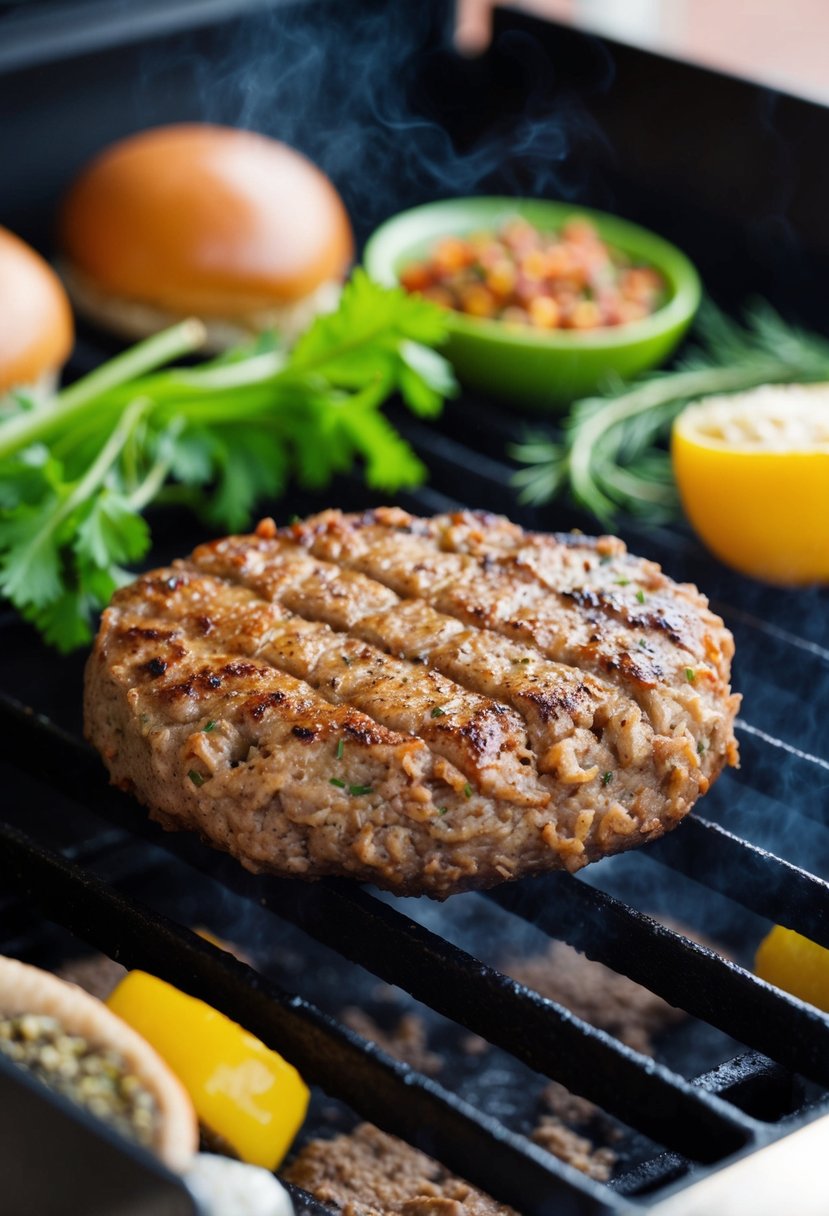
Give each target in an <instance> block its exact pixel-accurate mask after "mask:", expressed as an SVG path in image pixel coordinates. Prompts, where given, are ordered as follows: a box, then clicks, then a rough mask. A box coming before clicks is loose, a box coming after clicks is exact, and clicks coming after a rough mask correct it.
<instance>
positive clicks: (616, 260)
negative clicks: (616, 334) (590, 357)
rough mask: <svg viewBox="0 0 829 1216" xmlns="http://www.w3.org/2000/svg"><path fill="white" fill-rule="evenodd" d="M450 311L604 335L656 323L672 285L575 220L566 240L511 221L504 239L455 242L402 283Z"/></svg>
mask: <svg viewBox="0 0 829 1216" xmlns="http://www.w3.org/2000/svg"><path fill="white" fill-rule="evenodd" d="M400 282H401V283H402V285H403V286H404V287H405V288H406V290H407V291H413V292H415V291H416V292H419V293H420V294H421V295H423V296H425V297H426V298H427V299H429V300H433V301H434V302H435V303H436V304H440V305H442V307H444V308H451V309H454V310H455V311H456V312H462V313H465V314H466V315H467V316H472V317H483V318H487V319H490V320H495V321H504V322H506V323H508V324H514V325H526V326H531V327H533V328H535V329H576V330H587V329H597V328H599V327H602V326H611V325H626V324H627V323H628V322H630V321H639V320H641V319H642V318H643V317H647V316H650V314H651V313H653V312H655V311H656V309H657V308H660V307H661V305H662V304H663V303H664V300H665V294H666V283H665V280H664V278H663V276H662V275H661V274H660V273H659V271H658V270H655V269H654V268H653V267H652V266H645V265H640V264H638V263H635V262H633V261H631V259H630V258H629V257H628V256H627V255H626V254H624V253H623V252H621V251H620V250H618V249H613V248H611V247H610V246H609V245H606V244H605V242H604V241H603V240H602V239H601V237H600V236H599V234H598V232H597V231H596V229H595V228H594V227H593V225H592V224H591V223H590V222H589V220H586V219H583V218H581V217H579V216H573V218H572V219H570V220H568V221H567V223H565V224H564V225H563V226H562V228H561V230H560V231H559V232H555V233H552V232H540V231H539V230H538V229H537V228H535V227H533V225H532V224H530V223H529V222H528V221H527V220H523V219H511V220H509V221H508V222H506V223H505V224H504V225H503V226H502V227H501V228H500V229H499V230H498V231H497V232H478V233H473V234H471V235H470V236H463V237H462V236H447V237H444V238H442V239H441V240H440V241H438V243H437V244H436V245H435V247H434V249H433V250H432V251H431V253H430V255H429V256H428V257H427V258H425V259H424V260H422V261H419V262H412V263H410V264H409V265H408V266H406V267H405V268H404V269H403V271H402V272H401V275H400Z"/></svg>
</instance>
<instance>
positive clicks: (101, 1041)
mask: <svg viewBox="0 0 829 1216" xmlns="http://www.w3.org/2000/svg"><path fill="white" fill-rule="evenodd" d="M23 1014H36V1015H41V1016H43V1017H50V1018H54V1019H55V1021H56V1022H58V1024H59V1025H60V1027H61V1030H63V1031H64V1032H65V1033H67V1034H70V1035H78V1036H79V1037H80V1038H82V1039H85V1040H86V1042H88V1043H89V1044H90V1045H91V1046H93V1047H99V1048H102V1049H104V1048H105V1049H109V1050H111V1051H114V1052H116V1053H117V1054H118V1055H119V1056H120V1057H121V1059H122V1060H123V1061H124V1063H125V1064H126V1065H127V1067H128V1068H129V1070H130V1072H131V1073H132V1074H133V1075H134V1076H135V1077H137V1079H138V1080H139V1081H140V1082H141V1084H142V1085H143V1086H144V1088H145V1089H147V1090H149V1092H150V1093H151V1094H152V1095H153V1097H154V1098H155V1102H156V1107H157V1110H158V1124H157V1127H156V1129H155V1133H154V1142H153V1148H154V1150H155V1152H156V1154H157V1155H158V1156H159V1157H160V1158H161V1160H162V1161H164V1162H165V1164H166V1165H167V1166H169V1168H170V1169H173V1170H176V1171H178V1172H181V1171H183V1170H186V1169H187V1168H188V1167H189V1166H190V1164H191V1163H192V1160H193V1157H194V1154H195V1152H196V1149H197V1148H198V1142H199V1132H198V1124H197V1121H196V1114H195V1111H194V1109H193V1104H192V1102H191V1101H190V1098H189V1096H188V1094H187V1092H186V1090H185V1089H184V1087H183V1085H182V1084H181V1082H180V1081H179V1080H178V1078H177V1077H175V1076H174V1075H173V1073H172V1072H171V1071H170V1069H169V1068H168V1067H167V1065H166V1064H165V1063H164V1061H163V1060H162V1059H161V1057H160V1056H159V1055H158V1054H157V1052H156V1051H155V1050H154V1049H153V1048H152V1047H151V1046H150V1045H149V1043H147V1042H146V1041H145V1040H144V1039H143V1038H141V1036H140V1035H139V1034H137V1033H136V1032H135V1031H134V1030H133V1029H132V1027H130V1026H128V1025H127V1024H126V1022H123V1021H122V1020H121V1019H120V1018H119V1017H116V1015H115V1014H114V1013H112V1012H111V1011H110V1010H109V1009H107V1007H106V1005H103V1004H102V1003H101V1002H100V1001H99V1000H96V998H95V997H94V996H90V995H89V994H88V993H86V992H84V991H83V990H82V989H80V988H78V987H76V986H75V985H74V984H68V983H66V981H65V980H60V979H58V977H57V976H56V975H52V974H51V973H50V972H48V971H41V970H39V969H38V968H37V967H30V966H28V965H27V964H26V963H20V962H17V960H16V959H11V958H2V957H0V1018H9V1017H17V1016H19V1015H23Z"/></svg>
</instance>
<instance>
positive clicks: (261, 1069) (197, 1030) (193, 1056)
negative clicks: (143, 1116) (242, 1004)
mask: <svg viewBox="0 0 829 1216" xmlns="http://www.w3.org/2000/svg"><path fill="white" fill-rule="evenodd" d="M107 1004H108V1005H109V1007H110V1009H111V1010H112V1011H113V1013H117V1014H118V1016H119V1017H120V1018H123V1020H124V1021H125V1022H128V1023H129V1025H130V1026H132V1027H133V1029H135V1030H137V1031H138V1033H139V1034H140V1035H142V1036H143V1037H144V1038H145V1039H146V1040H147V1042H148V1043H151V1044H152V1046H153V1047H154V1048H155V1049H156V1051H157V1052H158V1054H159V1055H160V1056H161V1057H162V1058H163V1059H164V1060H165V1061H166V1062H167V1064H168V1065H169V1066H170V1068H171V1069H172V1071H173V1072H174V1073H175V1074H176V1076H177V1077H178V1078H179V1080H180V1081H181V1083H182V1084H183V1085H184V1087H185V1089H186V1090H187V1091H188V1093H189V1094H190V1097H191V1099H192V1101H193V1105H194V1106H195V1108H196V1113H197V1114H198V1116H199V1120H200V1121H201V1123H203V1124H204V1126H205V1127H207V1128H209V1129H210V1131H212V1132H214V1133H215V1134H216V1135H218V1136H221V1137H222V1139H223V1140H225V1141H226V1142H227V1143H228V1144H229V1145H230V1147H231V1148H232V1149H233V1150H234V1152H235V1153H237V1155H238V1156H239V1158H240V1159H241V1160H242V1161H247V1162H249V1163H250V1164H251V1165H260V1166H263V1167H264V1168H265V1169H269V1170H275V1169H276V1168H277V1166H278V1165H279V1164H280V1162H281V1161H282V1159H283V1157H284V1156H285V1154H286V1153H287V1151H288V1149H289V1148H290V1147H291V1144H292V1142H293V1140H294V1137H295V1136H296V1134H297V1132H298V1131H299V1129H300V1127H301V1126H302V1121H303V1119H304V1118H305V1112H306V1111H307V1109H308V1098H309V1093H308V1087H307V1086H306V1085H305V1083H304V1081H303V1080H302V1077H300V1075H299V1073H298V1072H297V1071H296V1069H295V1068H293V1067H292V1065H290V1064H288V1063H287V1062H286V1061H285V1060H283V1059H282V1057H281V1056H280V1055H277V1053H276V1052H275V1051H271V1050H270V1048H269V1047H266V1046H265V1044H264V1043H262V1042H260V1040H259V1039H257V1038H255V1037H254V1036H253V1035H252V1034H248V1032H247V1031H246V1030H243V1029H242V1027H241V1026H238V1025H237V1024H236V1022H232V1021H231V1020H230V1018H227V1017H225V1015H224V1014H223V1013H219V1012H218V1011H217V1010H215V1009H211V1007H210V1006H209V1005H206V1004H205V1003H204V1001H199V1000H196V999H195V997H191V996H187V995H186V994H185V993H183V992H179V990H178V989H177V988H174V987H173V986H172V985H171V984H167V983H165V982H164V980H160V979H157V978H156V977H155V976H154V975H147V973H146V972H144V971H131V972H130V973H129V975H127V976H126V977H125V978H124V979H123V980H122V981H121V983H120V984H119V985H118V987H117V988H116V989H115V990H114V991H113V992H112V994H111V995H110V997H109V1000H108V1002H107Z"/></svg>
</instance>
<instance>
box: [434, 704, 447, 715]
mask: <svg viewBox="0 0 829 1216" xmlns="http://www.w3.org/2000/svg"><path fill="white" fill-rule="evenodd" d="M432 717H433V718H445V717H446V710H445V709H441V707H440V706H439V705H436V706H435V707H434V709H433V710H432Z"/></svg>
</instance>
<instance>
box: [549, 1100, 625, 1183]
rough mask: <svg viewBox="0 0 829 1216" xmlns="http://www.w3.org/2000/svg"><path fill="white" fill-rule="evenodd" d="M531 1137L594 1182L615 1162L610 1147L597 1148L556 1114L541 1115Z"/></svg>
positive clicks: (604, 1179)
mask: <svg viewBox="0 0 829 1216" xmlns="http://www.w3.org/2000/svg"><path fill="white" fill-rule="evenodd" d="M532 1139H533V1141H534V1143H535V1144H538V1145H539V1146H540V1147H541V1148H543V1149H546V1150H547V1152H548V1153H552V1154H553V1155H554V1156H556V1157H558V1158H559V1160H561V1161H566V1162H567V1164H568V1165H572V1166H574V1167H575V1168H576V1169H577V1170H581V1172H582V1173H583V1174H587V1176H588V1177H589V1178H595V1179H596V1181H597V1182H607V1180H608V1178H609V1177H610V1175H611V1173H612V1172H613V1166H614V1165H615V1164H616V1154H615V1153H614V1151H613V1149H612V1148H597V1147H596V1145H595V1144H594V1143H593V1141H592V1140H589V1139H588V1138H587V1136H582V1135H580V1133H579V1132H576V1131H573V1129H572V1128H570V1127H567V1125H566V1124H565V1123H562V1121H561V1119H559V1118H558V1116H557V1115H542V1116H541V1119H540V1121H539V1123H538V1125H537V1126H536V1128H535V1129H534V1131H533V1133H532Z"/></svg>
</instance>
